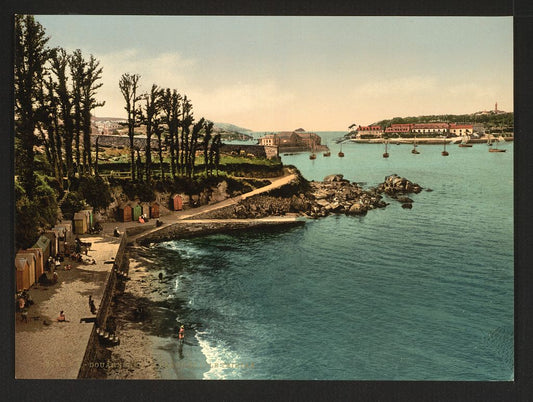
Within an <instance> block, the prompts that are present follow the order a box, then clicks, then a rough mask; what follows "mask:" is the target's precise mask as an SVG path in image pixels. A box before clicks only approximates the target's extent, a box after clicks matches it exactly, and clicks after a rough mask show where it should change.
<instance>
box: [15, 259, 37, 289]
mask: <svg viewBox="0 0 533 402" xmlns="http://www.w3.org/2000/svg"><path fill="white" fill-rule="evenodd" d="M15 258H25V259H26V260H27V261H28V265H29V271H28V278H29V285H28V288H29V287H30V286H31V285H33V284H34V283H35V281H36V280H37V277H36V276H35V265H36V258H35V254H34V253H32V252H30V251H26V250H21V251H19V252H18V253H17V255H16V256H15Z"/></svg>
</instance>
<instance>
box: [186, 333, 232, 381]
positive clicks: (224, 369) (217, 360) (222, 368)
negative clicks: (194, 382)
mask: <svg viewBox="0 0 533 402" xmlns="http://www.w3.org/2000/svg"><path fill="white" fill-rule="evenodd" d="M206 335H207V332H196V335H195V336H196V339H197V340H198V344H199V345H200V348H201V350H202V353H203V355H204V356H205V359H206V361H207V364H209V366H211V369H210V370H209V371H208V372H206V373H204V380H226V379H236V378H240V373H239V368H240V365H241V364H242V363H241V362H240V360H241V359H240V356H239V355H238V354H237V353H235V352H233V351H232V350H230V349H229V348H228V347H225V346H223V345H216V346H212V345H211V344H210V343H209V342H208V341H207V339H206Z"/></svg>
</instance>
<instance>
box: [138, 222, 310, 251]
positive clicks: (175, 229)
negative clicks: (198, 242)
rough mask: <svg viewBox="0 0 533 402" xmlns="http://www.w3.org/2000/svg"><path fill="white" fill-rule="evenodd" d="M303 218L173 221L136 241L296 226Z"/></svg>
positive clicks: (140, 242) (142, 241)
mask: <svg viewBox="0 0 533 402" xmlns="http://www.w3.org/2000/svg"><path fill="white" fill-rule="evenodd" d="M303 224H305V221H304V220H299V219H296V218H295V217H278V218H266V219H205V220H201V219H197V220H187V221H180V222H177V223H173V224H171V225H169V226H167V227H164V228H161V229H160V230H157V231H154V232H152V233H147V234H146V235H144V236H143V235H141V237H139V238H138V239H137V243H139V244H142V245H146V244H149V243H157V242H162V241H170V240H176V239H180V238H186V237H193V236H201V235H207V234H213V233H225V232H232V231H236V230H254V229H259V228H268V227H276V226H298V225H303Z"/></svg>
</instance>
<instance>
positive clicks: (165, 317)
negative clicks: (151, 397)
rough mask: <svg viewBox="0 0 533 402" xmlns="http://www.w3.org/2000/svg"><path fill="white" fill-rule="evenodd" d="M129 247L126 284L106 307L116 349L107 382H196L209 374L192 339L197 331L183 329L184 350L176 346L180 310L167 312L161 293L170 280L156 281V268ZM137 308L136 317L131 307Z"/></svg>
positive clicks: (187, 327)
mask: <svg viewBox="0 0 533 402" xmlns="http://www.w3.org/2000/svg"><path fill="white" fill-rule="evenodd" d="M136 249H137V248H135V247H131V246H130V247H128V249H127V252H128V258H129V260H130V267H129V280H128V281H127V282H126V283H125V287H124V292H123V293H122V294H120V295H118V297H117V302H116V304H115V305H114V306H112V307H111V314H112V315H113V316H114V317H115V319H116V322H117V334H118V335H119V337H120V339H121V344H120V345H118V346H115V347H113V348H112V349H111V357H110V365H109V367H108V369H107V372H106V377H107V378H108V379H162V380H171V379H174V380H176V379H178V380H184V379H189V380H194V379H195V380H201V379H203V378H204V374H205V373H206V372H207V371H209V370H210V368H211V367H210V366H209V364H208V363H207V359H206V356H204V354H203V353H202V350H201V347H200V345H199V343H198V341H197V340H196V330H195V328H192V327H190V326H188V325H187V323H184V325H186V337H185V342H184V344H183V347H182V348H180V346H179V344H178V337H177V332H178V328H179V325H180V324H181V323H180V322H179V321H178V318H179V310H178V311H174V310H172V309H170V308H169V307H168V301H169V294H168V291H167V290H166V287H167V286H168V282H170V281H171V279H172V278H171V277H166V278H164V279H163V280H162V281H159V278H158V273H159V272H160V269H152V268H156V267H155V266H154V267H152V266H151V263H150V262H148V261H143V258H142V256H140V255H139V254H138V253H137V251H136ZM139 306H140V307H141V308H142V313H141V314H137V313H136V308H137V307H139Z"/></svg>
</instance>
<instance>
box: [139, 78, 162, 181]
mask: <svg viewBox="0 0 533 402" xmlns="http://www.w3.org/2000/svg"><path fill="white" fill-rule="evenodd" d="M143 97H144V100H145V101H146V103H145V105H144V110H143V113H142V122H143V123H144V124H145V125H146V148H145V157H146V166H145V171H146V181H147V182H150V181H151V180H152V144H151V141H152V134H153V133H154V131H155V130H154V129H155V128H156V127H155V126H156V125H157V124H158V121H157V120H158V117H159V112H160V110H161V89H160V88H159V87H158V86H157V85H156V84H153V85H152V88H151V90H150V92H149V93H147V94H144V96H143Z"/></svg>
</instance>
